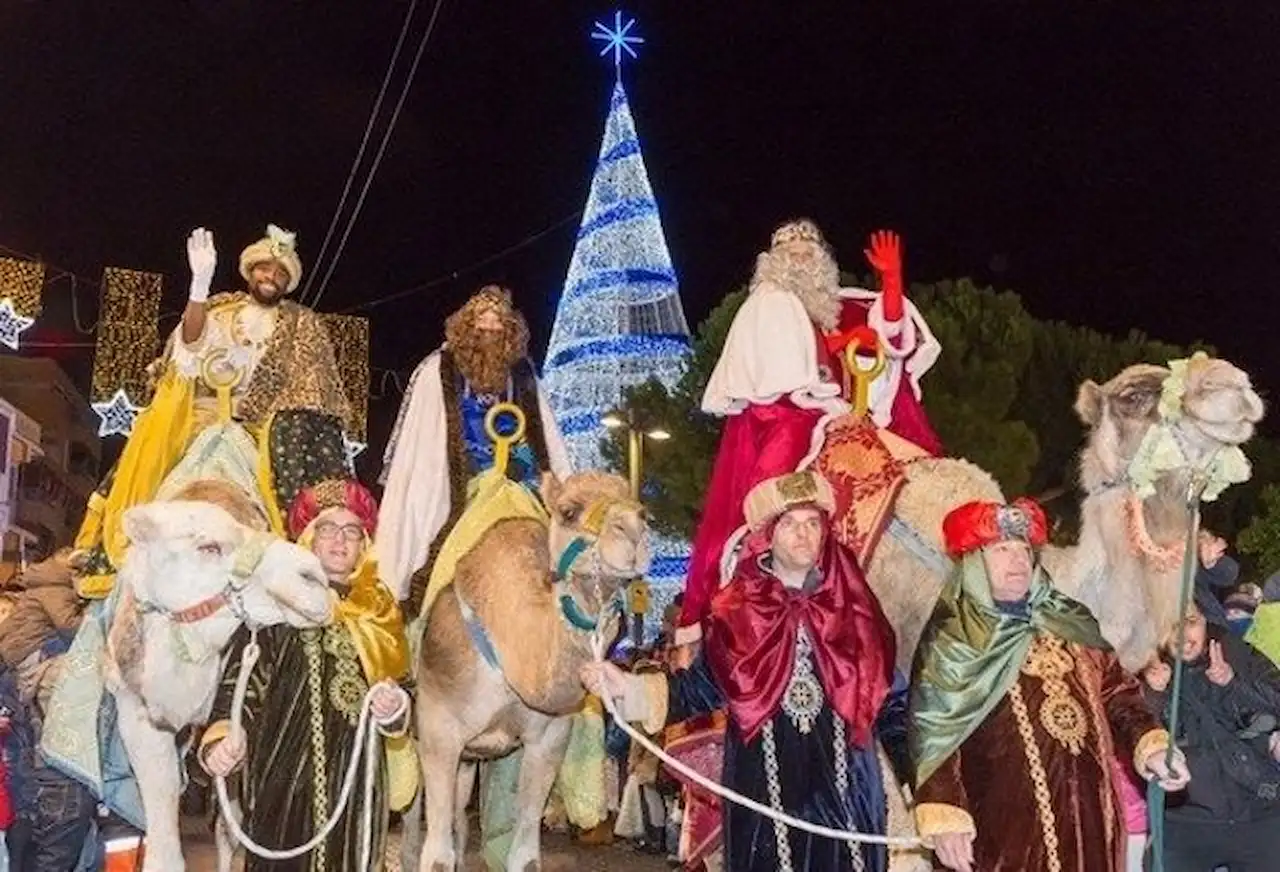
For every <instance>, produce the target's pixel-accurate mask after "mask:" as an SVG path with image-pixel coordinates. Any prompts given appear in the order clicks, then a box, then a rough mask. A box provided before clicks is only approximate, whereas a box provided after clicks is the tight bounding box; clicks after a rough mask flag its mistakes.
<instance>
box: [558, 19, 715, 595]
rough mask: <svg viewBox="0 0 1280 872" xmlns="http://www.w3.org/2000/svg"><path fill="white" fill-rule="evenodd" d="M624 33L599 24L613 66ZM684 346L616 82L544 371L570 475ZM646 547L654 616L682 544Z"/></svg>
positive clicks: (666, 375) (670, 588)
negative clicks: (631, 394) (611, 421)
mask: <svg viewBox="0 0 1280 872" xmlns="http://www.w3.org/2000/svg"><path fill="white" fill-rule="evenodd" d="M630 27H631V24H630V23H629V24H627V25H626V26H625V27H623V26H622V24H621V20H620V17H619V19H618V24H617V28H616V29H615V30H614V31H609V30H608V29H607V28H603V27H602V26H601V25H597V30H598V32H599V33H600V34H607V35H608V36H609V38H610V39H611V40H612V41H611V43H610V45H608V46H606V51H608V50H614V51H615V60H617V59H620V54H621V51H622V50H625V51H627V52H628V53H632V54H634V53H633V52H631V49H630V46H629V45H627V44H626V41H628V40H630V41H635V40H636V38H635V37H629V36H628V35H627V32H628V31H629V30H630ZM598 38H602V37H598ZM689 347H690V343H689V326H688V324H687V322H686V321H685V317H684V310H683V309H682V308H681V305H680V294H679V287H678V284H677V281H676V273H675V269H674V268H673V267H672V265H671V254H670V252H668V250H667V242H666V238H665V236H664V235H663V232H662V221H661V218H660V216H659V214H658V203H657V201H656V200H655V199H654V196H653V188H652V187H651V186H650V184H649V175H648V173H647V172H646V171H645V165H644V157H643V155H642V154H641V151H640V140H639V138H638V136H637V135H636V127H635V122H634V121H633V120H632V117H631V108H630V106H629V104H628V102H627V93H626V90H625V89H624V88H623V86H622V80H621V78H620V77H619V79H618V81H617V84H615V86H614V89H613V96H612V99H611V100H610V104H609V117H608V119H607V121H606V122H605V129H604V138H603V141H602V142H601V144H600V156H599V159H598V161H597V163H596V170H595V175H594V176H593V177H592V180H591V193H590V195H589V196H588V197H587V205H586V210H585V211H584V213H583V216H582V226H581V227H580V228H579V230H578V241H577V245H576V246H575V247H574V250H573V258H572V260H571V261H570V263H569V274H568V276H567V278H566V279H565V283H564V290H563V291H562V293H561V296H560V305H559V307H558V309H557V311H556V320H555V326H554V328H553V329H552V332H551V344H550V346H549V347H548V348H547V358H546V363H545V365H544V367H543V377H542V384H543V389H544V390H545V391H546V392H547V395H548V400H549V402H550V404H551V408H552V411H553V412H554V413H555V416H556V420H557V421H558V422H559V424H560V428H561V430H562V431H563V433H564V437H565V442H566V444H567V445H568V448H569V454H570V457H571V459H572V461H573V465H574V468H575V469H580V470H581V469H593V468H601V467H603V466H604V465H605V461H604V458H603V456H602V454H601V451H600V443H601V440H603V439H604V438H605V436H606V432H607V431H606V428H605V425H604V424H603V422H602V420H601V419H602V418H603V416H604V415H605V414H606V413H608V412H609V411H611V410H614V409H617V408H619V407H620V406H621V405H622V401H623V393H624V391H625V390H626V389H627V388H628V387H631V386H633V385H638V384H641V383H643V382H646V381H648V380H649V379H651V378H656V379H658V380H659V381H660V382H662V384H663V385H665V386H666V387H667V388H671V387H672V386H674V385H675V383H676V382H677V381H678V380H679V378H680V376H681V375H682V374H683V372H684V368H685V364H686V360H687V358H688V354H689ZM653 424H654V425H660V424H661V422H653ZM647 447H648V446H646V448H647ZM664 450H678V446H674V445H671V446H669V447H668V448H665V449H664ZM652 544H653V547H654V554H655V560H654V566H653V570H652V571H651V573H650V581H651V582H652V584H653V596H652V597H651V604H652V605H651V610H650V614H651V615H654V614H660V613H661V609H662V608H663V607H664V606H665V604H666V603H667V602H669V601H670V599H671V596H673V595H674V594H675V592H677V591H679V589H680V587H681V585H682V584H683V582H684V575H685V571H686V569H687V565H688V559H687V558H688V547H687V545H686V544H685V543H681V542H672V541H666V540H662V539H660V538H659V537H654V540H653V542H652Z"/></svg>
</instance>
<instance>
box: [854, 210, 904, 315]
mask: <svg viewBox="0 0 1280 872" xmlns="http://www.w3.org/2000/svg"><path fill="white" fill-rule="evenodd" d="M870 245H871V247H870V248H866V249H863V252H862V253H863V254H865V255H866V256H867V261H868V262H869V263H870V264H871V265H872V266H873V267H875V270H876V272H878V273H880V289H881V292H882V293H883V294H884V319H885V320H886V321H888V322H889V323H890V324H892V323H894V322H895V321H901V320H902V314H903V304H902V240H901V239H899V238H898V234H896V233H894V232H893V231H892V230H877V231H876V232H875V233H872V234H871V242H870Z"/></svg>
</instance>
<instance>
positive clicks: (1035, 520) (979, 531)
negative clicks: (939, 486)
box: [942, 497, 1049, 557]
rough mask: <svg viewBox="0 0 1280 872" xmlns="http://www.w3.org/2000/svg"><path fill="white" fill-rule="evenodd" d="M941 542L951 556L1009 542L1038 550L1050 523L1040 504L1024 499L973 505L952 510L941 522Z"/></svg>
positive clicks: (960, 555)
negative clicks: (1022, 543)
mask: <svg viewBox="0 0 1280 872" xmlns="http://www.w3.org/2000/svg"><path fill="white" fill-rule="evenodd" d="M942 539H943V542H944V543H945V544H946V547H947V553H948V554H950V555H951V556H952V557H963V556H964V555H965V554H968V553H970V552H972V551H977V550H978V549H979V548H985V547H986V546H988V545H994V544H995V543H997V542H1005V541H1008V540H1010V539H1020V540H1022V541H1023V542H1026V543H1027V544H1028V545H1030V546H1031V547H1032V548H1039V547H1040V546H1042V545H1044V543H1045V542H1047V541H1048V539H1049V524H1048V521H1047V520H1046V519H1045V515H1044V509H1042V508H1040V504H1039V503H1037V502H1036V501H1035V500H1032V499H1028V498H1027V497H1022V498H1020V499H1016V500H1014V501H1013V502H1012V503H1009V504H1007V505H1006V504H1005V503H991V502H972V503H965V504H964V505H962V506H960V507H959V508H956V509H952V510H951V512H950V513H949V514H948V515H947V517H946V518H945V519H944V520H943V522H942Z"/></svg>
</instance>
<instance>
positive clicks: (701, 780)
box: [591, 630, 928, 848]
mask: <svg viewBox="0 0 1280 872" xmlns="http://www.w3.org/2000/svg"><path fill="white" fill-rule="evenodd" d="M610 641H611V640H610V639H606V638H605V636H604V634H603V633H602V632H601V631H600V630H596V631H595V632H594V633H593V634H592V635H591V652H592V656H593V657H594V658H595V660H596V662H597V663H604V662H606V661H605V653H606V652H607V651H608V648H609V643H610ZM601 701H602V702H603V704H604V707H605V709H606V710H607V711H608V712H609V714H610V715H612V716H613V720H614V723H616V724H617V725H618V726H619V727H621V728H622V731H623V732H625V733H626V734H627V735H628V736H630V737H631V740H632V741H633V742H639V743H640V746H641V747H642V748H644V749H645V750H646V751H648V752H649V753H650V754H652V755H653V756H655V757H657V758H658V759H659V760H661V761H662V762H663V763H665V764H666V765H667V766H668V767H669V768H671V769H672V770H674V771H676V772H679V773H680V774H681V775H683V776H684V777H685V778H688V779H689V780H690V781H693V782H694V783H695V784H697V785H698V786H699V787H701V788H703V789H704V790H707V791H710V792H711V793H713V794H715V795H716V796H718V797H720V798H721V799H723V800H726V801H728V802H732V803H734V804H735V805H740V806H742V807H743V808H747V809H750V810H751V811H754V812H755V813H756V814H760V815H764V816H765V817H766V818H769V819H770V820H772V821H776V822H778V823H781V824H784V825H786V826H788V827H794V828H795V829H798V830H801V831H803V832H806V833H810V834H812V835H815V836H822V837H824V838H827V839H835V840H836V841H841V842H849V843H851V844H858V843H863V844H868V845H884V846H886V847H890V848H918V847H921V846H927V845H928V843H927V842H926V841H925V840H924V839H921V838H919V837H918V836H906V837H895V836H880V835H876V834H874V833H860V832H858V831H857V830H837V829H832V828H831V827H824V826H821V825H819V824H815V823H810V822H809V821H806V820H802V819H800V818H798V817H792V816H791V815H789V814H787V813H786V812H783V811H777V810H775V809H772V808H770V807H769V806H767V805H764V804H763V803H759V802H757V801H755V800H754V799H751V798H750V797H747V796H743V795H742V794H741V793H738V792H737V791H735V790H731V789H730V788H728V787H725V786H724V785H723V784H720V783H719V782H717V781H714V780H712V779H710V778H707V777H706V776H705V775H703V774H702V773H700V772H697V771H695V770H693V769H692V768H690V767H689V766H686V765H685V764H684V763H682V762H680V761H679V760H677V759H676V758H674V757H672V756H671V755H670V754H668V753H667V752H666V751H664V750H663V749H662V748H661V747H660V746H659V745H658V744H657V743H656V742H654V741H653V740H651V739H650V738H649V737H648V736H646V735H644V733H642V732H640V731H639V730H637V729H636V728H635V727H633V726H631V724H629V723H627V721H626V719H625V718H623V716H622V714H621V713H620V712H619V711H618V709H617V704H616V703H615V702H614V701H613V698H612V697H611V696H610V695H609V694H608V693H604V694H602V695H601Z"/></svg>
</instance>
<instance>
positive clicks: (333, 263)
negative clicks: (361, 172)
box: [311, 0, 444, 307]
mask: <svg viewBox="0 0 1280 872" xmlns="http://www.w3.org/2000/svg"><path fill="white" fill-rule="evenodd" d="M443 7H444V0H436V5H435V7H434V8H433V9H432V10H431V19H430V20H429V21H428V22H427V30H426V32H425V33H423V34H422V40H421V41H420V42H419V43H418V52H417V54H415V55H414V57H413V64H412V65H411V66H410V67H409V75H408V77H407V78H406V79H405V83H404V88H403V89H402V90H401V91H400V99H399V100H397V101H396V108H395V109H394V110H393V111H392V113H391V120H390V121H389V122H387V130H386V132H385V133H384V134H383V135H382V143H381V144H380V145H379V146H378V153H377V154H376V155H374V157H373V166H371V167H370V168H369V175H368V176H367V177H366V178H365V180H364V187H363V188H361V190H360V198H359V199H358V200H356V205H355V207H354V208H353V209H352V211H351V217H350V218H349V219H348V220H347V229H346V230H345V231H344V232H343V234H342V239H341V240H340V241H339V242H338V250H337V251H336V252H334V255H333V259H332V260H330V261H329V268H328V269H327V270H326V271H325V274H324V278H323V279H322V280H321V281H320V287H319V288H317V289H316V293H315V296H313V297H312V298H311V306H312V307H315V306H316V305H318V304H319V302H320V298H321V297H322V296H324V291H325V288H326V287H327V286H328V284H329V279H330V277H332V276H333V271H334V269H336V268H337V266H338V260H339V259H340V258H341V257H342V250H343V249H344V248H345V247H346V245H347V239H348V238H349V237H350V236H351V231H352V229H353V228H354V227H355V225H356V219H357V218H359V217H360V210H361V209H362V208H364V201H365V197H367V196H368V194H369V188H370V187H371V186H372V185H373V177H374V175H375V174H376V173H377V172H378V167H379V166H380V165H381V163H382V156H383V155H384V154H386V151H387V144H388V143H389V142H390V141H391V133H392V131H393V130H395V126H396V121H398V120H399V118H400V110H401V109H403V108H404V101H405V100H406V99H407V98H408V96H409V89H410V87H412V85H413V79H414V76H415V75H417V72H418V64H419V63H421V61H422V55H423V54H424V53H425V52H426V50H427V44H428V43H429V42H430V41H431V34H433V33H434V32H435V29H436V20H437V19H438V18H439V17H440V10H441V9H442V8H443Z"/></svg>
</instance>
